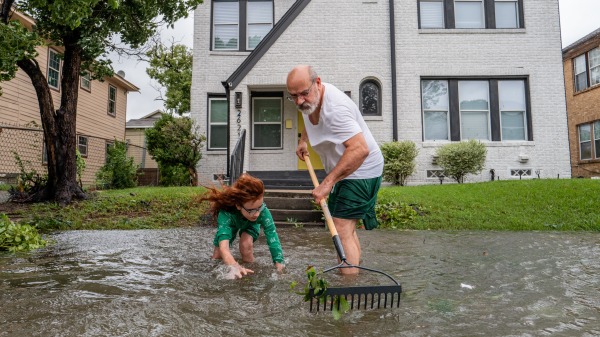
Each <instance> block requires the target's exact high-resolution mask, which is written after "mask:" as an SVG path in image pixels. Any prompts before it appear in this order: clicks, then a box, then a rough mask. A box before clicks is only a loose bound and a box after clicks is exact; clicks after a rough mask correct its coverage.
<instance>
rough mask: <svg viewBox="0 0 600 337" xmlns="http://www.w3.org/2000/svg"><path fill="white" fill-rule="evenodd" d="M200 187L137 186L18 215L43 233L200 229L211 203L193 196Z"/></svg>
mask: <svg viewBox="0 0 600 337" xmlns="http://www.w3.org/2000/svg"><path fill="white" fill-rule="evenodd" d="M204 191H205V190H204V189H203V188H200V187H195V188H194V187H138V188H131V189H124V190H108V191H97V192H93V193H90V198H89V199H88V200H84V201H79V202H75V203H73V204H71V205H69V206H67V207H64V208H61V207H60V206H58V205H57V204H53V203H40V204H32V205H30V206H29V207H27V208H24V209H22V210H20V211H19V213H17V216H18V217H21V220H20V222H25V223H29V224H34V225H36V226H37V227H38V229H40V230H41V231H44V232H47V231H51V230H64V229H145V228H168V227H186V226H197V225H199V224H201V223H203V219H204V215H205V213H206V210H207V207H208V204H207V203H202V204H199V203H197V202H196V201H194V197H195V196H197V195H199V194H202V193H203V192H204Z"/></svg>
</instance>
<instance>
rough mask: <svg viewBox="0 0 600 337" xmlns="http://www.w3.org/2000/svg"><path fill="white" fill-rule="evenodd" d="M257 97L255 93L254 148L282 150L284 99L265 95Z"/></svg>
mask: <svg viewBox="0 0 600 337" xmlns="http://www.w3.org/2000/svg"><path fill="white" fill-rule="evenodd" d="M263 95H264V96H263ZM280 95H281V94H280ZM256 96H257V94H256V93H253V97H252V148H253V149H281V148H282V144H283V139H282V122H281V121H282V111H283V108H282V104H283V97H274V95H272V96H271V95H269V94H266V95H265V93H260V96H259V97H256Z"/></svg>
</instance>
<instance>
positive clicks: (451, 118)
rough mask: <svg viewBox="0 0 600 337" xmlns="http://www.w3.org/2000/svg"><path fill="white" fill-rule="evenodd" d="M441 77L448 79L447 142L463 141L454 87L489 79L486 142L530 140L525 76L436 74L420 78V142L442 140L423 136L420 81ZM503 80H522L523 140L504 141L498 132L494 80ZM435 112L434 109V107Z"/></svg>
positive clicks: (496, 81) (498, 111)
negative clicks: (523, 97)
mask: <svg viewBox="0 0 600 337" xmlns="http://www.w3.org/2000/svg"><path fill="white" fill-rule="evenodd" d="M431 80H442V81H447V82H448V107H449V110H448V128H449V139H448V140H449V141H452V142H456V141H462V140H467V139H466V138H463V137H462V130H461V120H460V105H459V104H460V98H459V92H458V91H459V90H458V82H459V81H488V82H489V86H488V88H489V97H488V99H489V101H488V106H489V115H488V125H489V136H490V139H489V140H488V141H489V142H528V141H529V142H530V141H533V139H534V138H533V127H532V123H533V122H532V116H531V102H530V95H529V78H528V77H524V76H503V77H484V76H481V77H439V76H423V77H421V79H420V86H421V119H422V125H421V139H422V140H423V141H424V142H435V141H444V140H443V139H425V127H426V126H425V115H424V110H425V109H424V104H423V89H422V88H423V81H431ZM503 80H519V81H523V86H524V90H525V121H524V122H525V130H524V131H525V139H523V140H504V139H503V138H502V133H501V127H502V124H501V121H500V117H501V116H500V101H499V100H500V97H499V88H498V82H499V81H503ZM436 111H437V110H436Z"/></svg>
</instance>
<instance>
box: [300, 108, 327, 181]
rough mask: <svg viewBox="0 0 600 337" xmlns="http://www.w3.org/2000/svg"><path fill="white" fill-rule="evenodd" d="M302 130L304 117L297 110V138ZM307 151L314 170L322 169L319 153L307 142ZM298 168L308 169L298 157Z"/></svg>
mask: <svg viewBox="0 0 600 337" xmlns="http://www.w3.org/2000/svg"><path fill="white" fill-rule="evenodd" d="M302 131H304V118H302V112H300V111H298V138H300V134H302ZM308 153H309V155H310V162H311V163H312V165H313V168H314V169H315V170H322V169H323V163H322V162H321V158H320V157H319V155H318V154H317V153H316V152H315V150H313V148H312V146H310V144H308ZM298 170H308V167H307V166H306V163H305V162H304V161H303V160H300V158H298Z"/></svg>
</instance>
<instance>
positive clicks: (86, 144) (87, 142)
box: [77, 135, 89, 158]
mask: <svg viewBox="0 0 600 337" xmlns="http://www.w3.org/2000/svg"><path fill="white" fill-rule="evenodd" d="M83 139H85V144H82V143H81V141H82V140H83ZM82 147H83V148H85V151H81V149H82ZM88 149H89V137H88V136H83V135H77V150H79V154H80V155H81V156H82V157H84V158H87V156H88Z"/></svg>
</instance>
